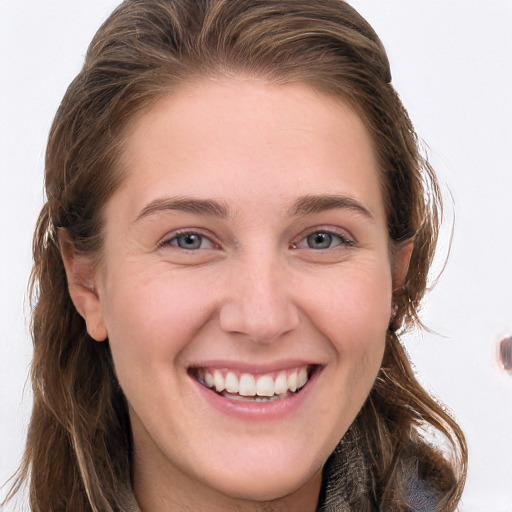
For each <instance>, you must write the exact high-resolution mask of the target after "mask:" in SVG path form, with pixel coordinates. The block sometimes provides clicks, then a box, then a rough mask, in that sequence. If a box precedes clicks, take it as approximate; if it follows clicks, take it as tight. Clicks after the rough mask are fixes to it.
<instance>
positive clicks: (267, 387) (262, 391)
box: [256, 375, 274, 396]
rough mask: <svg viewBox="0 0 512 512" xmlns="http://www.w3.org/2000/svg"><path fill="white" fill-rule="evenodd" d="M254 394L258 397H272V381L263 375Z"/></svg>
mask: <svg viewBox="0 0 512 512" xmlns="http://www.w3.org/2000/svg"><path fill="white" fill-rule="evenodd" d="M256 394H257V395H258V396H273V395H274V379H273V378H272V377H271V376H270V375H263V377H260V378H259V379H258V383H257V384H256Z"/></svg>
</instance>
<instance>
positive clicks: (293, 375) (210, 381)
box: [196, 367, 309, 401]
mask: <svg viewBox="0 0 512 512" xmlns="http://www.w3.org/2000/svg"><path fill="white" fill-rule="evenodd" d="M196 376H197V379H198V380H199V382H201V383H202V384H203V385H205V386H206V387H208V388H211V389H213V390H215V391H216V392H217V393H222V395H223V396H228V397H229V398H233V399H235V400H238V399H248V400H253V401H268V400H269V399H270V400H277V399H278V398H280V397H285V396H288V392H292V393H294V392H295V391H297V390H298V389H300V388H302V387H303V386H304V385H305V384H306V383H307V381H308V380H309V375H308V370H307V368H306V367H302V368H296V369H294V370H291V371H290V370H288V371H286V370H282V371H280V372H279V373H277V374H273V375H272V374H265V375H261V376H259V377H257V376H254V375H252V374H250V373H243V374H242V375H240V377H238V376H237V375H236V374H235V373H234V372H232V371H228V372H227V373H226V374H225V375H224V374H223V373H222V372H221V371H220V370H203V369H200V370H198V371H197V373H196ZM274 379H275V380H274Z"/></svg>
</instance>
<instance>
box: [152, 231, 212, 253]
mask: <svg viewBox="0 0 512 512" xmlns="http://www.w3.org/2000/svg"><path fill="white" fill-rule="evenodd" d="M166 246H167V247H169V246H170V247H173V248H178V249H185V250H186V251H197V250H200V249H214V248H215V247H216V245H215V244H214V243H213V242H212V241H211V240H210V239H209V238H208V237H206V236H204V235H201V234H199V233H195V232H193V231H185V232H181V233H179V232H178V233H175V234H174V236H172V237H170V238H167V239H165V240H163V241H162V242H160V244H159V247H160V248H165V247H166Z"/></svg>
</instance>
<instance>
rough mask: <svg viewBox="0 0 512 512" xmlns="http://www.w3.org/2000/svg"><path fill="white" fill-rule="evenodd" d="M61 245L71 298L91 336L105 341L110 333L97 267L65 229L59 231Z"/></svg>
mask: <svg viewBox="0 0 512 512" xmlns="http://www.w3.org/2000/svg"><path fill="white" fill-rule="evenodd" d="M59 246H60V253H61V257H62V261H63V263H64V268H65V270H66V278H67V282H68V290H69V295H70V297H71V300H72V301H73V304H74V306H75V308H76V310H77V311H78V313H79V314H80V316H81V317H82V318H83V319H84V320H85V324H86V326H87V332H88V334H89V336H91V338H93V339H94V340H96V341H105V340H106V339H107V336H108V333H107V329H106V326H105V322H104V319H103V312H102V308H101V303H100V299H99V296H98V291H97V285H96V274H97V272H96V268H95V266H94V264H93V262H92V261H91V259H90V258H89V257H87V256H84V255H82V254H79V253H78V252H77V251H76V249H75V247H74V245H73V244H72V243H71V242H70V240H69V238H68V236H67V233H66V232H65V230H62V231H61V232H59Z"/></svg>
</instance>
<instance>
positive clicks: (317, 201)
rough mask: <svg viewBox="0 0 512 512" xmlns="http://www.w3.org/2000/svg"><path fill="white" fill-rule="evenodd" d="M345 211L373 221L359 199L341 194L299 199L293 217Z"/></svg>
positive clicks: (294, 206) (293, 210)
mask: <svg viewBox="0 0 512 512" xmlns="http://www.w3.org/2000/svg"><path fill="white" fill-rule="evenodd" d="M334 209H343V210H351V211H354V212H356V213H359V214H361V215H363V216H365V217H367V218H369V219H371V220H373V215H372V214H371V213H370V210H368V208H366V207H365V206H363V205H362V204H361V203H360V202H359V201H358V200H357V199H354V198H353V197H350V196H345V195H339V194H321V195H307V196H302V197H299V198H298V199H297V200H296V201H295V203H294V205H293V207H292V209H291V214H292V215H293V216H303V215H311V214H313V213H321V212H323V211H326V210H334Z"/></svg>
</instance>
